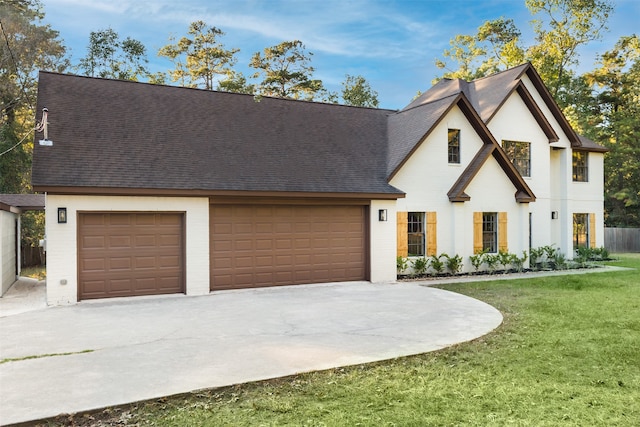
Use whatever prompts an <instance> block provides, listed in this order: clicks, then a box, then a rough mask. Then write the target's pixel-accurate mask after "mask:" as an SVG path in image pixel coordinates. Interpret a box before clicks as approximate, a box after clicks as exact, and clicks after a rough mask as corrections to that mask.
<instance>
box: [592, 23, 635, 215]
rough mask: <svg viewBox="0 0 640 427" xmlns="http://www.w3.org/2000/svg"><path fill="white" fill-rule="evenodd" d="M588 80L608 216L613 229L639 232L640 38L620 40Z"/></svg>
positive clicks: (622, 38)
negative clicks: (593, 98)
mask: <svg viewBox="0 0 640 427" xmlns="http://www.w3.org/2000/svg"><path fill="white" fill-rule="evenodd" d="M598 65H599V67H598V68H597V69H595V70H594V71H592V72H590V73H587V74H585V76H584V78H585V79H586V81H587V82H588V83H589V84H592V85H593V87H594V88H595V89H596V91H597V92H596V100H597V102H596V103H594V105H595V108H594V110H593V113H594V114H592V115H589V116H587V118H586V119H585V121H586V122H587V123H588V125H591V126H590V127H588V130H589V131H590V134H589V136H591V137H593V138H594V139H597V140H598V141H602V142H603V143H604V144H605V145H606V146H607V147H608V148H609V149H610V150H611V151H610V152H609V153H607V154H606V156H605V211H606V223H607V225H610V226H627V227H628V226H634V227H640V38H639V37H638V36H637V35H632V36H626V37H621V38H620V39H619V40H618V42H617V43H616V45H615V46H614V47H613V49H611V50H610V51H608V52H605V53H604V54H602V55H601V56H600V59H599V61H598Z"/></svg>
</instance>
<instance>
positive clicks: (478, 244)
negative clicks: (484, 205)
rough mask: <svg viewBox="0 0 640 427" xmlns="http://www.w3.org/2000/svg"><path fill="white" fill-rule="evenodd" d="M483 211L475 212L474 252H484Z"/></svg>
mask: <svg viewBox="0 0 640 427" xmlns="http://www.w3.org/2000/svg"><path fill="white" fill-rule="evenodd" d="M482 249H483V248H482V212H474V213H473V253H476V254H477V253H478V252H482Z"/></svg>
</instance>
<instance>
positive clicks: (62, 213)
mask: <svg viewBox="0 0 640 427" xmlns="http://www.w3.org/2000/svg"><path fill="white" fill-rule="evenodd" d="M66 223H67V208H58V224H66Z"/></svg>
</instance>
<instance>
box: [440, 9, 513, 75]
mask: <svg viewBox="0 0 640 427" xmlns="http://www.w3.org/2000/svg"><path fill="white" fill-rule="evenodd" d="M519 38H520V31H519V30H518V29H517V28H516V26H515V24H514V22H513V20H512V19H505V18H499V19H495V20H493V21H486V22H485V23H484V24H482V25H481V26H480V27H478V31H477V32H476V34H475V35H457V36H456V37H454V38H453V39H451V41H450V42H449V43H450V44H451V49H447V50H445V51H444V56H445V57H448V58H450V59H451V60H453V61H455V62H456V63H457V64H458V69H457V70H453V69H450V68H449V67H448V66H447V63H446V62H445V61H444V60H440V59H437V60H436V66H437V67H438V68H441V69H447V70H448V72H446V73H445V74H444V77H447V78H460V79H464V80H474V79H477V78H480V77H485V76H487V75H490V74H493V73H496V72H498V71H501V70H503V69H506V68H509V67H513V66H516V65H519V64H521V63H522V62H523V59H524V49H523V48H522V47H521V46H520V45H519Z"/></svg>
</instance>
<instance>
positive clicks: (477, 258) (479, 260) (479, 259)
mask: <svg viewBox="0 0 640 427" xmlns="http://www.w3.org/2000/svg"><path fill="white" fill-rule="evenodd" d="M486 253H487V252H486V251H480V252H476V254H475V255H471V256H470V257H469V260H470V261H471V265H473V268H475V272H476V273H477V272H478V270H480V266H481V265H482V264H483V263H484V256H485V254H486Z"/></svg>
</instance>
